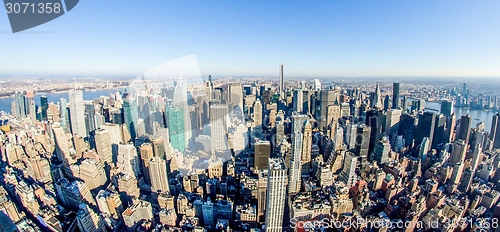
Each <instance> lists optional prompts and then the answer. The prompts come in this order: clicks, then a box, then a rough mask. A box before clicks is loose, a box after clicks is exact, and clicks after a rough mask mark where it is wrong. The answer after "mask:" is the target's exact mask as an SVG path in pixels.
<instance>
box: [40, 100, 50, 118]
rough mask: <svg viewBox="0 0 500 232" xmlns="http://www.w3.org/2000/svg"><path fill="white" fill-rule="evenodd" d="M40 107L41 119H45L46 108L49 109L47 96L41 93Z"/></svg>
mask: <svg viewBox="0 0 500 232" xmlns="http://www.w3.org/2000/svg"><path fill="white" fill-rule="evenodd" d="M40 109H41V115H40V116H41V119H42V120H47V110H48V109H49V102H48V101H47V96H45V95H43V96H41V97H40Z"/></svg>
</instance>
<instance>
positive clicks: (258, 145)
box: [253, 140, 271, 170]
mask: <svg viewBox="0 0 500 232" xmlns="http://www.w3.org/2000/svg"><path fill="white" fill-rule="evenodd" d="M269 157H271V142H269V141H263V140H259V141H256V142H255V145H254V161H253V163H254V164H253V166H254V169H255V170H265V169H267V165H268V162H269V161H268V160H269Z"/></svg>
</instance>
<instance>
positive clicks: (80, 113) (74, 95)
mask: <svg viewBox="0 0 500 232" xmlns="http://www.w3.org/2000/svg"><path fill="white" fill-rule="evenodd" d="M69 110H70V119H71V131H72V132H73V134H75V135H79V136H82V137H84V138H85V137H87V129H86V128H85V113H84V111H85V107H84V105H83V92H82V91H81V90H75V89H71V90H69Z"/></svg>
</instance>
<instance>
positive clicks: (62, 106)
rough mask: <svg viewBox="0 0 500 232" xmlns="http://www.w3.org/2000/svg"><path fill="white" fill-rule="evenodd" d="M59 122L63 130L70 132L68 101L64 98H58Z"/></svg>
mask: <svg viewBox="0 0 500 232" xmlns="http://www.w3.org/2000/svg"><path fill="white" fill-rule="evenodd" d="M35 115H36V113H35ZM59 123H60V124H61V127H62V128H63V130H64V131H65V132H70V123H69V113H68V102H67V101H66V99H65V98H61V99H60V100H59Z"/></svg>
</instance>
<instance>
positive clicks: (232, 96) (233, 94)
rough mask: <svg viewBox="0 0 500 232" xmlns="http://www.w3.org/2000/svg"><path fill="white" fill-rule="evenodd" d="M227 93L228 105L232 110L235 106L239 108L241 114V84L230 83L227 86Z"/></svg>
mask: <svg viewBox="0 0 500 232" xmlns="http://www.w3.org/2000/svg"><path fill="white" fill-rule="evenodd" d="M228 91H229V103H230V104H231V107H233V109H234V108H235V107H236V106H239V107H240V110H241V112H243V87H242V86H241V83H239V82H238V83H230V84H229V86H228Z"/></svg>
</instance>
